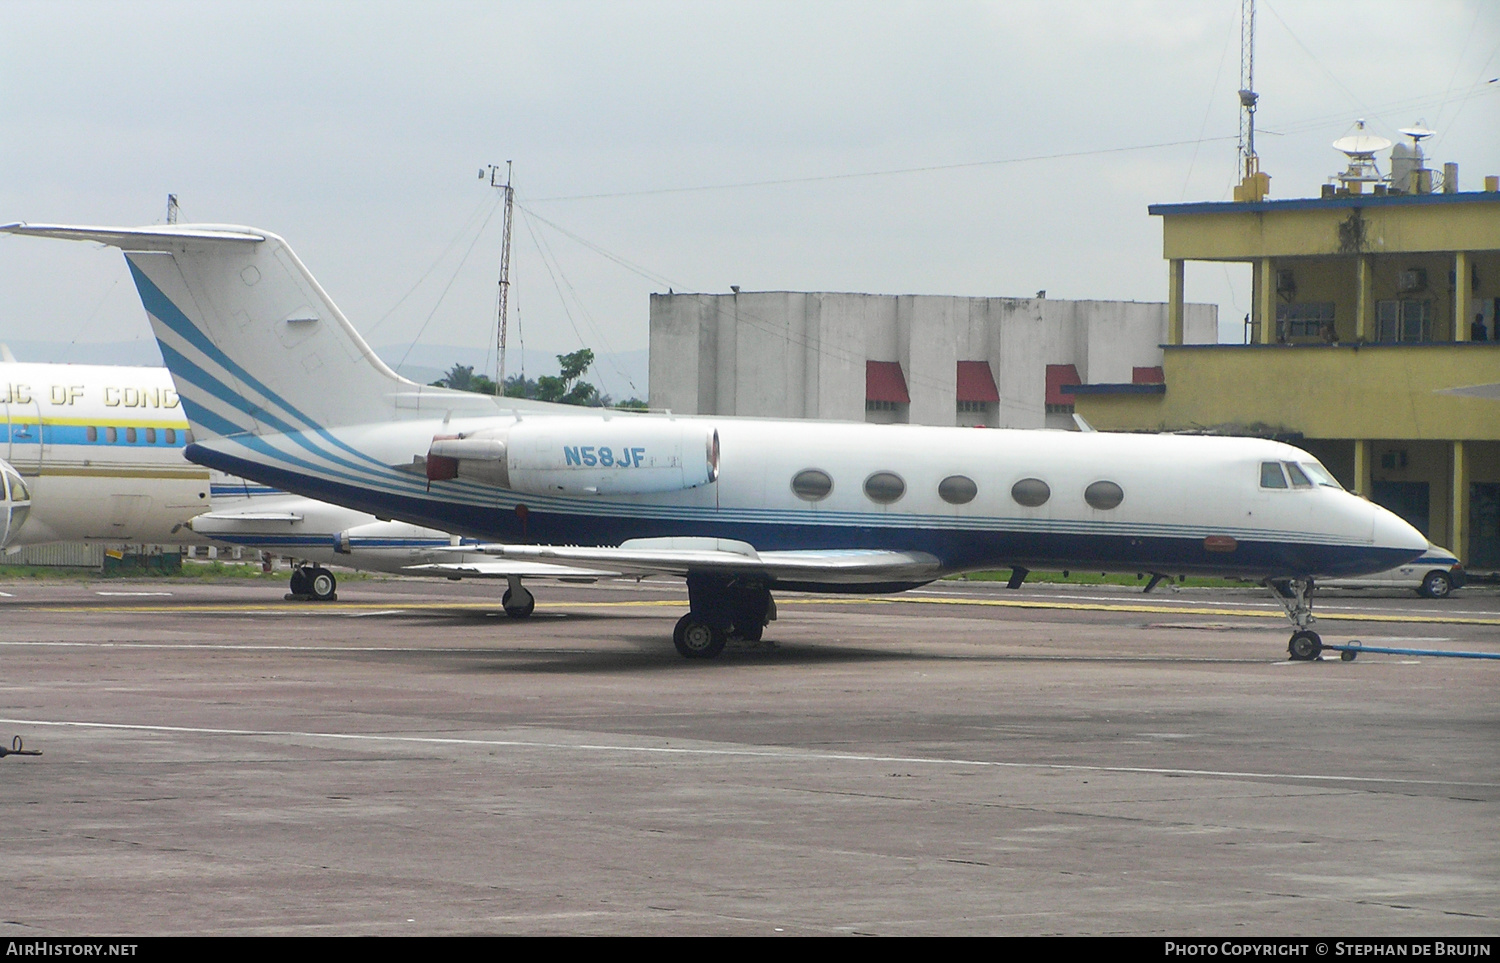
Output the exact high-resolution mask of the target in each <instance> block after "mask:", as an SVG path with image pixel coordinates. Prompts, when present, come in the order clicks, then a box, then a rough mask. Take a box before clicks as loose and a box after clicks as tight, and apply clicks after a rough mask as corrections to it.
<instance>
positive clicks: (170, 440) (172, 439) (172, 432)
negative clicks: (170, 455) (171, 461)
mask: <svg viewBox="0 0 1500 963" xmlns="http://www.w3.org/2000/svg"><path fill="white" fill-rule="evenodd" d="M167 444H169V445H175V444H177V429H176V428H168V429H167Z"/></svg>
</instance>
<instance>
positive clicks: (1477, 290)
mask: <svg viewBox="0 0 1500 963" xmlns="http://www.w3.org/2000/svg"><path fill="white" fill-rule="evenodd" d="M1398 146H1399V145H1398ZM1398 160H1399V158H1398ZM1398 166H1399V165H1398ZM1450 168H1452V169H1451V172H1450V174H1449V176H1448V177H1446V178H1445V183H1446V188H1447V190H1446V192H1444V193H1429V191H1431V184H1430V181H1423V180H1422V179H1421V178H1420V177H1418V176H1412V177H1410V179H1409V180H1406V181H1402V180H1401V179H1400V178H1397V179H1393V180H1392V181H1391V186H1389V187H1387V186H1386V185H1384V184H1381V185H1378V186H1377V188H1376V190H1377V193H1375V194H1366V193H1363V191H1362V187H1363V185H1362V184H1360V183H1358V182H1357V181H1356V182H1354V183H1352V184H1349V183H1347V179H1345V178H1343V177H1341V178H1340V179H1341V180H1346V186H1345V187H1343V188H1339V187H1338V186H1337V185H1329V186H1328V187H1326V188H1325V189H1324V191H1323V196H1321V197H1316V198H1306V199H1294V200H1260V201H1253V202H1228V203H1206V204H1161V205H1156V206H1153V207H1151V208H1150V212H1151V213H1152V214H1154V215H1157V216H1160V217H1161V218H1162V222H1163V237H1164V244H1163V247H1164V252H1165V256H1166V257H1167V259H1168V261H1169V264H1170V269H1169V272H1168V276H1169V278H1170V283H1169V288H1170V301H1169V304H1170V310H1171V314H1172V317H1173V318H1174V319H1175V318H1177V317H1178V316H1179V314H1180V313H1181V312H1186V311H1187V306H1185V305H1183V304H1182V297H1183V295H1182V292H1183V277H1184V271H1185V269H1186V265H1187V262H1189V261H1219V262H1240V263H1245V264H1249V265H1250V266H1251V267H1252V270H1253V276H1254V294H1253V310H1252V313H1251V318H1250V319H1249V325H1248V332H1249V334H1248V336H1247V340H1248V341H1250V342H1252V343H1250V344H1245V345H1206V344H1190V343H1187V342H1190V341H1191V340H1193V339H1191V338H1184V337H1182V336H1180V335H1178V334H1177V332H1178V331H1179V330H1180V328H1179V327H1178V326H1177V325H1176V324H1175V323H1174V324H1173V326H1172V334H1171V336H1170V337H1169V341H1170V342H1171V343H1170V344H1169V345H1168V346H1167V347H1166V349H1165V353H1164V358H1163V379H1162V381H1163V383H1162V385H1160V386H1159V387H1157V388H1155V389H1153V393H1150V394H1143V393H1140V392H1139V391H1138V390H1137V389H1136V388H1134V387H1133V386H1129V385H1120V384H1114V385H1112V384H1107V383H1102V382H1105V381H1106V380H1108V379H1105V378H1098V379H1094V378H1089V379H1086V380H1088V381H1098V382H1101V383H1099V384H1086V385H1084V386H1082V387H1080V388H1078V389H1077V390H1076V391H1075V394H1074V396H1075V398H1076V404H1077V410H1078V411H1079V413H1081V414H1082V415H1083V416H1084V417H1085V418H1087V419H1088V420H1089V421H1090V422H1091V423H1092V424H1094V425H1095V426H1096V427H1098V428H1100V429H1102V430H1127V431H1180V430H1204V429H1210V430H1216V431H1223V432H1228V433H1239V434H1262V435H1274V436H1278V437H1283V438H1286V439H1288V440H1291V441H1293V442H1294V443H1295V444H1298V445H1300V446H1302V447H1304V448H1306V449H1307V450H1308V451H1311V452H1313V453H1314V454H1315V455H1317V456H1318V457H1319V458H1320V459H1322V460H1323V462H1324V464H1326V465H1327V466H1328V468H1329V469H1330V470H1331V471H1332V472H1333V473H1334V474H1335V475H1336V476H1337V477H1338V478H1339V480H1340V481H1341V482H1342V483H1343V484H1344V485H1345V486H1346V487H1348V488H1350V489H1352V490H1354V491H1357V492H1359V493H1361V494H1364V495H1367V496H1368V497H1370V498H1371V499H1373V500H1374V501H1376V502H1379V503H1380V504H1382V505H1385V506H1386V507H1388V508H1390V509H1392V510H1394V511H1395V512H1397V513H1398V514H1400V515H1402V516H1403V517H1405V518H1406V519H1407V520H1408V521H1409V522H1411V523H1412V524H1413V525H1415V526H1416V527H1417V528H1418V529H1420V530H1421V531H1423V532H1424V533H1426V534H1427V536H1428V537H1429V538H1430V539H1432V540H1433V541H1435V542H1438V543H1439V544H1443V545H1446V546H1448V547H1449V548H1451V549H1452V550H1453V551H1454V552H1455V553H1456V554H1457V555H1458V556H1459V558H1461V559H1463V561H1464V562H1465V564H1466V565H1468V566H1469V567H1470V568H1474V569H1481V570H1496V569H1500V401H1497V400H1495V399H1493V398H1485V397H1478V396H1475V395H1482V394H1483V393H1484V392H1483V391H1479V392H1474V391H1470V392H1468V393H1459V394H1454V393H1450V392H1452V391H1454V390H1455V389H1460V390H1461V389H1465V388H1470V389H1472V388H1473V387H1474V386H1479V385H1493V384H1494V383H1495V382H1500V342H1497V341H1496V340H1495V337H1496V324H1495V322H1496V318H1497V313H1500V312H1497V308H1500V191H1497V189H1496V188H1497V183H1496V179H1495V178H1487V179H1486V189H1485V190H1484V191H1475V192H1460V191H1458V190H1457V189H1456V188H1457V183H1456V177H1457V171H1456V168H1454V167H1453V166H1452V165H1450ZM1418 173H1419V174H1420V173H1421V172H1418ZM1427 173H1431V172H1427ZM1403 182H1404V183H1407V184H1408V185H1409V189H1408V190H1407V191H1401V192H1398V190H1397V188H1396V186H1395V185H1396V184H1397V183H1403ZM1424 188H1425V190H1424ZM1118 380H1123V379H1118Z"/></svg>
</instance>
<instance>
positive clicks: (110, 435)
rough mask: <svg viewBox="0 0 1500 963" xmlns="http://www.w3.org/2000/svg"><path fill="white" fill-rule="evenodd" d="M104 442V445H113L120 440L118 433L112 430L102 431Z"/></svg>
mask: <svg viewBox="0 0 1500 963" xmlns="http://www.w3.org/2000/svg"><path fill="white" fill-rule="evenodd" d="M104 440H105V442H106V443H108V444H111V445H113V444H114V443H115V442H117V441H119V440H120V433H119V432H118V431H116V430H115V429H113V428H106V429H104Z"/></svg>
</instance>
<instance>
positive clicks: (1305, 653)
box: [1286, 629, 1323, 662]
mask: <svg viewBox="0 0 1500 963" xmlns="http://www.w3.org/2000/svg"><path fill="white" fill-rule="evenodd" d="M1286 650H1287V653H1288V654H1289V655H1290V656H1291V658H1292V661H1293V662H1311V661H1313V660H1314V659H1316V658H1317V657H1318V656H1319V655H1321V654H1322V652H1323V640H1322V639H1320V638H1318V633H1316V632H1310V631H1308V630H1307V629H1303V630H1302V631H1301V632H1295V633H1293V634H1292V640H1291V641H1290V642H1288V643H1287V644H1286Z"/></svg>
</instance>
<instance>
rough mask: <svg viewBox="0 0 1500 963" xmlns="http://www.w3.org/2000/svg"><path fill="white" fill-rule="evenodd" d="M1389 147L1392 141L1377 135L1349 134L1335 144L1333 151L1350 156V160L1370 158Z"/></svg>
mask: <svg viewBox="0 0 1500 963" xmlns="http://www.w3.org/2000/svg"><path fill="white" fill-rule="evenodd" d="M1403 133H1405V132H1404V131H1403ZM1389 146H1391V142H1390V141H1388V140H1386V139H1385V138H1384V137H1380V136H1378V135H1376V134H1349V135H1348V136H1346V137H1340V138H1339V139H1338V140H1336V141H1334V142H1333V149H1334V150H1336V151H1341V152H1342V153H1345V154H1348V155H1349V159H1350V160H1356V159H1358V158H1361V157H1369V156H1371V155H1374V154H1376V153H1379V152H1380V151H1383V150H1385V149H1386V148H1387V147H1389Z"/></svg>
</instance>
